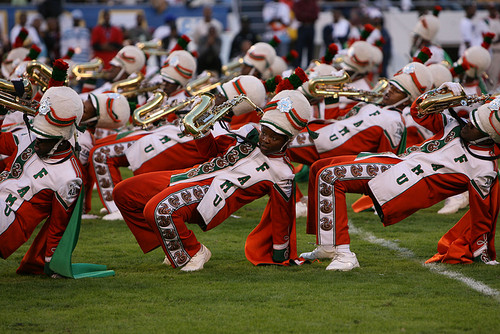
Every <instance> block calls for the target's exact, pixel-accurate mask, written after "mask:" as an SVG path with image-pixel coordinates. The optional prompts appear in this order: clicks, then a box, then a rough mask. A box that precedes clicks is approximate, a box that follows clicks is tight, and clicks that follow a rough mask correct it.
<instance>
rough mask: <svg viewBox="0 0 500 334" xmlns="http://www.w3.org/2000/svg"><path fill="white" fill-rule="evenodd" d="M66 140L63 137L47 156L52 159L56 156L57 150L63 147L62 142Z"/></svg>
mask: <svg viewBox="0 0 500 334" xmlns="http://www.w3.org/2000/svg"><path fill="white" fill-rule="evenodd" d="M63 140H64V138H62V137H61V139H59V141H58V142H57V143H56V144H55V145H54V146H53V147H52V149H51V150H50V152H49V154H47V157H49V158H50V157H51V156H52V155H54V153H55V151H56V150H57V148H58V147H59V145H61V143H62V141H63Z"/></svg>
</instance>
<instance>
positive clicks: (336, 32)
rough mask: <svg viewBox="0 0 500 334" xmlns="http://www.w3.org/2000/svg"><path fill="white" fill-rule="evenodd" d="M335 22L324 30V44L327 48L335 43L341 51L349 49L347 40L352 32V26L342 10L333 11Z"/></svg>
mask: <svg viewBox="0 0 500 334" xmlns="http://www.w3.org/2000/svg"><path fill="white" fill-rule="evenodd" d="M332 15H333V22H332V23H330V24H328V25H326V26H325V27H324V28H323V42H324V45H325V46H326V47H328V45H330V44H332V43H335V44H337V47H338V48H339V50H342V49H344V48H346V47H347V39H348V37H349V32H350V31H351V24H350V23H349V21H348V20H347V19H346V18H345V17H344V15H343V14H342V11H341V10H340V9H333V10H332Z"/></svg>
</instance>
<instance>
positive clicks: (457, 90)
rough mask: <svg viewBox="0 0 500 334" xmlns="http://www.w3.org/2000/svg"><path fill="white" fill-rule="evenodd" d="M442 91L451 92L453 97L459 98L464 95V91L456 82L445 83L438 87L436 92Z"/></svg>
mask: <svg viewBox="0 0 500 334" xmlns="http://www.w3.org/2000/svg"><path fill="white" fill-rule="evenodd" d="M444 89H446V90H448V91H450V92H452V93H453V96H459V95H462V94H463V93H464V89H463V88H462V86H461V85H460V84H459V83H458V82H445V83H443V84H441V86H439V88H438V91H439V90H444Z"/></svg>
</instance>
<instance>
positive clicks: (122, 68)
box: [112, 66, 125, 82]
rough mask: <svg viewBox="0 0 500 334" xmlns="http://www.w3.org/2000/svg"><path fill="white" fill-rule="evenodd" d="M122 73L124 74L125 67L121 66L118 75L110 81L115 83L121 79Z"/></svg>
mask: <svg viewBox="0 0 500 334" xmlns="http://www.w3.org/2000/svg"><path fill="white" fill-rule="evenodd" d="M123 73H125V67H123V66H122V67H121V70H120V72H118V74H117V75H116V76H115V77H114V78H113V80H112V81H113V82H115V81H116V79H118V78H119V77H121V76H122V75H123Z"/></svg>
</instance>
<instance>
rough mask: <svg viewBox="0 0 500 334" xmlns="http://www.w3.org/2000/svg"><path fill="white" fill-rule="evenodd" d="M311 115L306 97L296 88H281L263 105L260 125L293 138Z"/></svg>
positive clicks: (310, 108)
mask: <svg viewBox="0 0 500 334" xmlns="http://www.w3.org/2000/svg"><path fill="white" fill-rule="evenodd" d="M311 115H312V107H311V105H310V104H309V101H307V99H306V97H305V96H304V95H303V94H302V93H300V92H299V91H296V90H283V91H281V92H279V93H278V94H276V96H274V97H273V99H272V100H271V101H270V102H269V103H268V104H267V105H266V106H265V107H264V116H262V119H261V120H260V123H261V124H262V125H265V126H267V127H269V128H270V129H271V130H273V131H274V132H276V133H279V134H282V135H287V136H288V137H289V138H293V137H295V136H296V135H298V134H299V133H300V131H302V130H303V129H304V128H305V127H306V125H307V123H308V122H309V120H310V119H311Z"/></svg>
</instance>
